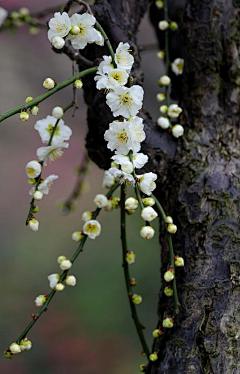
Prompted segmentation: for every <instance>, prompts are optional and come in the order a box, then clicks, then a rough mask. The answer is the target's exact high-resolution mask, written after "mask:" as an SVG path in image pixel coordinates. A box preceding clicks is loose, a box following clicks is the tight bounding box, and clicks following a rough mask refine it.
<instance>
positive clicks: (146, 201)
mask: <svg viewBox="0 0 240 374" xmlns="http://www.w3.org/2000/svg"><path fill="white" fill-rule="evenodd" d="M142 202H143V205H144V206H153V205H154V204H155V200H154V199H153V197H145V198H143V199H142Z"/></svg>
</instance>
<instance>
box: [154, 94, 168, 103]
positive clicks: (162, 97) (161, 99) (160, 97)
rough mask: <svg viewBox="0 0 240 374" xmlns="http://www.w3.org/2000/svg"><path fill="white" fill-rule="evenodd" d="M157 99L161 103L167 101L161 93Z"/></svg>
mask: <svg viewBox="0 0 240 374" xmlns="http://www.w3.org/2000/svg"><path fill="white" fill-rule="evenodd" d="M156 99H157V101H159V102H161V101H164V100H165V99H166V96H165V95H164V94H163V93H161V92H159V93H158V94H157V95H156Z"/></svg>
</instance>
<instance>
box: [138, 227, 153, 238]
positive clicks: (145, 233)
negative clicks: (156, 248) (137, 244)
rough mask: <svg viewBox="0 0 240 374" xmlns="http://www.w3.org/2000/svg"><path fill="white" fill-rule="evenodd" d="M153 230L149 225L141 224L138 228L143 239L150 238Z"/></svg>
mask: <svg viewBox="0 0 240 374" xmlns="http://www.w3.org/2000/svg"><path fill="white" fill-rule="evenodd" d="M154 234H155V231H154V229H153V228H152V227H151V226H143V227H142V228H141V230H140V235H141V237H142V238H143V239H152V238H153V237H154Z"/></svg>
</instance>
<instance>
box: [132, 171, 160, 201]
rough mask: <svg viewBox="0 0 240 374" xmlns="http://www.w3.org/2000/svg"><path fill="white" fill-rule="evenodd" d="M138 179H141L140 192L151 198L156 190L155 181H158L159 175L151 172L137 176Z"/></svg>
mask: <svg viewBox="0 0 240 374" xmlns="http://www.w3.org/2000/svg"><path fill="white" fill-rule="evenodd" d="M137 178H139V179H140V181H139V188H140V190H141V191H142V192H143V193H145V195H148V196H150V195H151V194H152V191H153V190H155V188H156V183H155V180H156V179H157V174H155V173H152V172H150V173H145V174H142V175H137Z"/></svg>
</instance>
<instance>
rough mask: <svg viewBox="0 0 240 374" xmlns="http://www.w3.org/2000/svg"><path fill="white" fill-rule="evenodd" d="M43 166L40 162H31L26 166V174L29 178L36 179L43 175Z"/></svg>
mask: <svg viewBox="0 0 240 374" xmlns="http://www.w3.org/2000/svg"><path fill="white" fill-rule="evenodd" d="M41 171H42V166H41V164H40V163H39V162H38V161H35V160H33V161H29V162H28V163H27V165H26V174H27V176H28V178H36V177H38V176H39V175H40V174H41Z"/></svg>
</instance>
